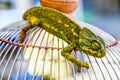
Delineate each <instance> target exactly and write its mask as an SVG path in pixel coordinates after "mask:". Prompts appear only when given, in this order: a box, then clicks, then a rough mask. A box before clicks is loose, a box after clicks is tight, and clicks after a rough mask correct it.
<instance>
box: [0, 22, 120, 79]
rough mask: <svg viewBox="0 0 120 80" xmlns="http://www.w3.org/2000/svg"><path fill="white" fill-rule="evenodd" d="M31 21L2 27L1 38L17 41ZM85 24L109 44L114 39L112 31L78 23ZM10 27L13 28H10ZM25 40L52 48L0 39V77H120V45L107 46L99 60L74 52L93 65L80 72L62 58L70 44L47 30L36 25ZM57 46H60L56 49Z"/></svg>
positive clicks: (82, 24) (77, 56)
mask: <svg viewBox="0 0 120 80" xmlns="http://www.w3.org/2000/svg"><path fill="white" fill-rule="evenodd" d="M26 23H27V22H25V21H20V22H17V23H13V24H11V25H8V26H7V27H5V28H3V29H1V30H0V38H4V39H7V40H10V41H14V42H17V41H18V38H19V35H18V34H19V31H20V29H21V27H23V26H25V25H26ZM78 23H80V25H81V27H83V26H87V27H88V28H90V29H91V30H93V31H94V32H95V33H96V34H97V35H100V36H102V37H103V38H104V39H105V41H106V43H108V44H109V43H111V42H114V38H113V37H112V36H111V35H109V34H108V33H106V32H104V31H102V30H100V29H98V28H96V27H94V26H92V25H89V24H87V23H83V22H78ZM8 28H9V29H8ZM27 34H29V35H28V36H27V37H26V39H25V42H24V43H27V44H32V45H37V46H45V47H51V49H38V48H32V47H20V46H16V45H11V44H8V43H5V42H0V80H119V79H120V76H119V73H120V58H119V57H120V49H119V48H120V44H118V45H117V46H115V47H111V48H107V49H106V56H105V57H104V58H101V59H97V58H94V57H91V56H88V55H86V54H84V53H82V52H79V51H78V52H74V51H73V52H72V55H73V56H75V57H76V58H78V59H80V60H81V61H86V62H88V63H89V64H90V69H88V70H87V69H84V68H82V73H80V74H78V73H76V69H75V65H74V64H72V63H71V62H69V61H67V60H66V59H65V58H63V57H61V54H60V53H61V49H59V48H64V47H65V46H67V43H65V42H64V41H62V40H61V39H58V38H57V37H55V36H53V35H51V34H49V33H47V32H45V31H44V30H42V29H41V28H33V29H31V30H29V32H28V33H27ZM53 47H57V48H58V49H52V48H53Z"/></svg>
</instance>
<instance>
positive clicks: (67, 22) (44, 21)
mask: <svg viewBox="0 0 120 80" xmlns="http://www.w3.org/2000/svg"><path fill="white" fill-rule="evenodd" d="M23 19H24V20H28V21H29V23H28V25H26V26H25V27H24V28H23V29H22V30H21V32H20V39H19V42H20V43H22V42H23V41H24V38H25V35H26V32H27V31H28V30H29V29H30V28H32V27H35V26H38V27H41V28H43V29H44V30H46V31H47V32H49V33H50V34H53V35H55V36H57V37H58V38H61V39H62V40H64V41H66V42H67V43H68V46H67V47H65V48H64V49H63V50H62V51H61V54H62V56H63V57H65V58H66V59H68V60H69V61H71V62H72V63H75V64H76V69H77V71H78V72H80V71H81V67H85V68H89V65H88V63H86V62H81V61H80V60H78V59H76V58H75V57H73V56H72V55H71V54H70V53H71V51H72V50H78V51H82V52H84V53H86V54H88V55H91V56H94V57H98V58H101V57H103V56H105V43H104V40H103V39H102V38H101V37H99V36H96V35H95V34H94V33H93V32H92V31H91V30H89V29H88V28H80V26H79V25H78V24H77V23H75V22H74V21H72V20H71V19H69V18H68V17H67V16H65V15H64V14H63V13H62V12H59V11H57V10H54V9H51V8H48V7H44V6H39V7H33V8H30V9H28V10H27V11H26V12H25V13H24V15H23Z"/></svg>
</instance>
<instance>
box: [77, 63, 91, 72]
mask: <svg viewBox="0 0 120 80" xmlns="http://www.w3.org/2000/svg"><path fill="white" fill-rule="evenodd" d="M81 67H84V68H86V69H89V64H88V63H86V62H81V66H80V65H76V69H77V72H79V73H80V72H81Z"/></svg>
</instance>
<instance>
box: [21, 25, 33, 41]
mask: <svg viewBox="0 0 120 80" xmlns="http://www.w3.org/2000/svg"><path fill="white" fill-rule="evenodd" d="M31 27H32V26H31V25H30V24H27V25H26V26H25V27H24V28H22V29H21V31H20V37H19V43H22V42H23V41H24V39H25V36H26V32H27V31H28V30H29V29H30V28H31Z"/></svg>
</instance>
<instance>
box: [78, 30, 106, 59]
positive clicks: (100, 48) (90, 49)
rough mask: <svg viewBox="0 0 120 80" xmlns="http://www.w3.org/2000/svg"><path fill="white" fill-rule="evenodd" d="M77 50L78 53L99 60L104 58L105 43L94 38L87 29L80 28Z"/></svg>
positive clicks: (97, 37)
mask: <svg viewBox="0 0 120 80" xmlns="http://www.w3.org/2000/svg"><path fill="white" fill-rule="evenodd" d="M79 49H80V51H82V52H84V53H86V54H88V55H91V56H94V57H97V58H101V57H104V56H105V42H104V40H103V39H102V38H101V37H99V36H96V35H95V34H94V33H93V32H92V31H90V30H89V29H87V28H82V29H81V31H80V33H79Z"/></svg>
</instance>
